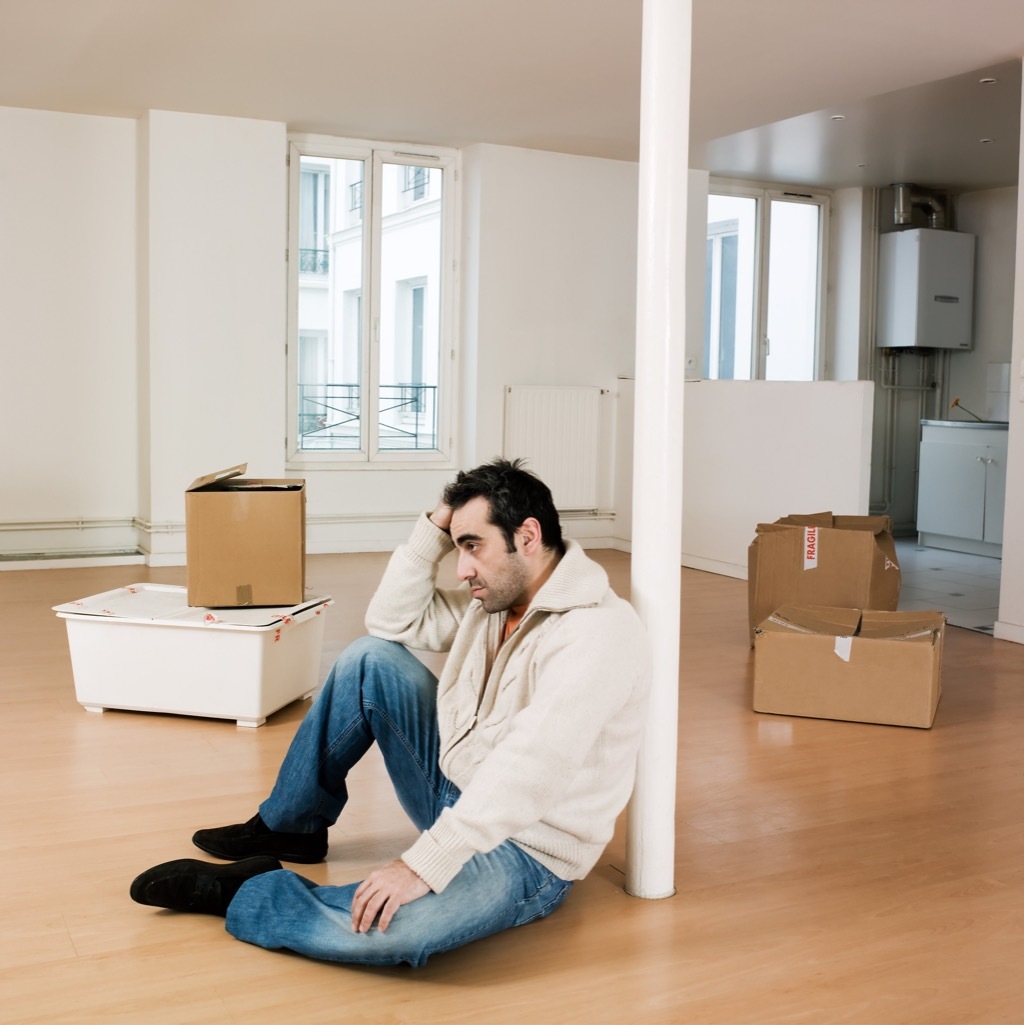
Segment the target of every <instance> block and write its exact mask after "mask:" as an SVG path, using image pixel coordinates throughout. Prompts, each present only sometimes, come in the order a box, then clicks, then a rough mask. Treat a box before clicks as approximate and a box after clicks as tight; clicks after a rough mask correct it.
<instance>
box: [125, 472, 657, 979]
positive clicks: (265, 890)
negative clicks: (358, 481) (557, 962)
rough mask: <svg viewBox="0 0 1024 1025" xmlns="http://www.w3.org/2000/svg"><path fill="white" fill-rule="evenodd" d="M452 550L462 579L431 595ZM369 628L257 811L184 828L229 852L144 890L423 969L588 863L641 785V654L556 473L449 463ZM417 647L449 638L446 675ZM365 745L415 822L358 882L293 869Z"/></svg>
mask: <svg viewBox="0 0 1024 1025" xmlns="http://www.w3.org/2000/svg"><path fill="white" fill-rule="evenodd" d="M453 548H455V549H456V550H457V551H458V564H457V571H458V576H459V579H460V580H461V581H462V582H463V585H462V586H460V587H458V588H455V589H442V588H438V587H437V586H436V578H437V571H438V566H439V564H440V562H441V560H442V559H443V558H444V556H445V555H447V554H448V553H449V552H450V551H451V550H452V549H453ZM366 626H367V629H368V630H369V633H370V635H371V636H369V637H366V638H362V639H361V640H359V641H357V642H355V643H354V644H352V645H351V646H350V647H348V648H347V649H346V650H345V651H344V652H343V653H342V654H341V656H340V657H339V658H338V660H337V662H336V663H335V665H334V668H333V669H332V671H331V673H330V675H329V676H328V678H327V681H326V683H325V684H324V687H323V690H322V691H321V693H320V694H319V695H318V697H317V699H316V700H315V701H314V703H313V705H312V707H311V708H310V710H309V712H308V713H307V715H306V717H305V718H304V719H303V721H302V723H301V724H300V726H299V729H298V730H297V732H296V734H295V737H294V738H293V740H292V743H291V746H290V747H289V749H288V753H287V755H286V756H285V760H284V762H283V763H282V765H281V768H280V770H279V772H278V777H277V781H276V783H275V785H274V788H273V791H272V792H271V794H270V796H269V797H268V798H267V799H266V800H265V801H264V802H263V803H262V804H261V805H260V808H259V811H258V813H257V814H256V815H255V816H254V817H253V818H252V819H250V820H249V821H248V822H246V823H243V824H241V825H234V826H224V827H221V828H216V829H201V830H199V832H197V833H196V834H195V836H194V837H193V841H194V843H195V844H196V846H198V847H199V848H200V849H201V850H203V851H205V852H206V853H208V854H211V855H213V856H214V857H217V858H222V859H226V860H228V861H231V862H234V863H233V864H228V865H216V864H213V863H210V862H205V861H196V860H191V859H186V860H179V861H171V862H168V863H166V864H163V865H158V866H156V867H155V868H151V869H149V870H148V871H146V872H143V873H142V875H140V876H139V877H138V878H137V879H135V880H134V882H133V883H132V886H131V896H132V898H133V899H134V900H136V901H137V902H138V903H140V904H148V905H152V906H155V907H163V908H172V909H174V910H178V911H196V912H205V913H208V914H216V915H224V916H225V918H226V925H227V930H228V932H230V933H231V934H232V935H234V936H236V937H238V938H239V939H242V940H246V941H248V942H250V943H255V944H257V945H259V946H262V947H266V948H269V949H287V950H292V951H296V952H298V953H300V954H305V955H307V956H309V957H314V958H319V959H321V960H327V961H339V962H349V963H358V964H378V965H379V964H399V963H403V962H405V963H408V964H411V965H422V964H424V963H425V962H426V960H427V959H428V958H429V957H430V955H431V954H434V953H438V952H440V951H444V950H450V949H452V948H454V947H458V946H461V945H462V944H464V943H468V942H470V941H471V940H476V939H480V938H482V937H484V936H488V935H490V934H492V933H495V932H498V931H500V930H503V929H507V928H511V927H512V926H516V925H523V924H525V923H526V922H530V921H532V920H534V919H538V918H542V917H544V916H546V915H548V914H550V913H551V912H552V911H554V910H555V909H556V908H557V907H558V906H559V905H560V904H561V903H562V901H563V900H564V899H565V897H566V895H567V893H568V892H569V889H570V888H571V886H572V882H573V880H576V879H581V878H583V877H584V876H585V875H586V874H587V872H589V871H590V869H591V868H592V867H593V866H594V864H595V863H596V861H597V859H598V858H599V857H600V854H601V851H602V850H603V849H604V847H605V845H606V844H607V843H608V841H609V840H610V839H611V836H612V832H613V829H614V826H615V820H616V818H617V816H618V814H619V812H620V811H621V810H622V808H623V807H624V806H625V804H626V802H627V800H628V799H629V795H630V793H631V791H632V787H633V780H634V772H635V766H636V755H637V747H638V743H639V738H640V733H641V727H642V719H643V708H644V700H645V697H646V692H647V687H648V679H649V653H648V645H647V640H646V636H645V634H644V631H643V629H642V627H641V625H640V622H639V619H638V617H637V616H636V614H635V612H634V611H633V609H632V607H631V606H630V605H629V604H628V603H627V602H626V601H624V600H623V599H621V598H619V597H618V596H616V594H615V593H614V592H613V591H612V590H611V588H610V586H609V584H608V577H607V574H606V573H605V571H604V569H603V568H602V567H601V566H599V565H598V564H597V563H596V562H594V561H592V560H591V559H590V558H589V557H588V556H587V555H586V554H585V553H584V551H583V549H582V548H581V547H580V545H579V544H578V543H577V542H575V541H573V540H563V538H562V530H561V525H560V523H559V520H558V514H557V512H556V511H555V507H554V503H553V501H552V498H551V492H550V490H549V489H548V488H547V486H546V485H545V484H543V483H542V482H541V481H540V480H539V479H538V478H537V477H536V476H535V475H534V474H532V473H530V472H529V471H527V470H525V469H523V468H522V466H521V462H520V461H518V460H517V461H515V462H509V461H507V460H500V459H499V460H494V461H493V462H491V463H488V464H485V465H483V466H480V467H478V468H477V469H475V470H470V471H468V472H461V473H459V474H458V475H457V476H456V479H455V481H454V482H453V483H451V484H449V485H448V487H447V488H446V489H445V491H444V493H443V496H442V498H441V501H440V502H439V503H438V505H437V507H436V508H435V509H434V511H433V512H432V513H430V514H429V515H426V514H424V515H423V516H421V518H420V520H419V521H418V522H417V524H416V526H415V528H414V530H413V533H412V536H411V538H410V539H409V541H408V542H407V543H406V544H404V545H402V546H401V547H399V548H398V549H397V550H396V551H395V553H394V555H393V556H392V557H391V560H390V562H389V564H388V567H387V569H386V571H385V573H384V576H383V579H382V581H381V584H380V586H379V588H378V590H377V592H376V594H375V595H374V597H373V599H372V600H371V602H370V606H369V609H368V611H367V614H366ZM406 645H409V646H410V647H413V648H420V649H424V650H429V651H447V652H448V657H447V661H446V664H445V667H444V670H443V671H442V673H441V677H440V681H438V680H437V679H435V677H434V676H433V675H432V674H431V673H430V672H429V671H428V670H427V668H426V667H425V666H424V665H423V664H422V663H421V662H420V661H419V660H418V659H417V658H416V657H415V656H414V655H412V654H411V653H410V652H409V651H408V650H407V649H406V647H405V646H406ZM375 741H376V743H377V744H378V745H379V746H380V750H381V752H382V754H383V756H384V761H385V764H386V766H387V770H388V773H389V775H390V778H391V780H392V783H393V785H394V787H395V791H396V793H397V795H398V798H399V800H400V801H401V803H402V806H403V808H404V809H405V811H406V812H407V813H408V815H409V817H410V818H411V819H412V821H413V823H414V824H415V825H416V827H417V828H418V829H419V830H421V833H420V835H419V837H418V838H417V839H416V841H415V842H414V843H413V844H412V846H411V847H409V849H408V850H406V851H405V852H404V853H403V854H402V856H401V857H400V858H399V859H397V860H395V861H392V862H390V863H389V864H387V865H384V866H383V867H381V868H378V869H376V870H375V871H373V872H371V873H370V874H369V875H368V876H367V877H366V879H364V880H363V881H362V882H361V883H358V884H355V883H353V884H350V885H347V886H320V885H317V884H316V883H314V882H312V881H310V880H308V879H306V878H304V877H302V876H300V875H298V874H296V873H294V872H291V871H288V870H283V869H282V866H281V861H290V862H299V863H307V864H308V863H313V862H318V861H322V860H323V859H324V858H325V857H326V854H327V830H328V827H329V826H331V825H333V824H334V823H335V822H336V821H337V819H338V817H339V816H340V814H341V812H342V809H343V808H344V807H345V802H346V800H347V796H348V793H347V789H346V777H347V775H348V772H349V770H350V769H351V768H352V767H353V766H354V765H355V764H356V762H358V761H359V759H360V758H361V757H362V756H363V754H365V753H366V751H367V750H368V749H369V748H370V747H371V745H372V744H373V743H374V742H375ZM374 926H376V927H374Z"/></svg>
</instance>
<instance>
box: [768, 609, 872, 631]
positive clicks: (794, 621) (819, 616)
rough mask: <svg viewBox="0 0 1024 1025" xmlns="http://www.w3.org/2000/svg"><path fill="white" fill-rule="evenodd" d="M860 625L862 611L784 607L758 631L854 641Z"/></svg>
mask: <svg viewBox="0 0 1024 1025" xmlns="http://www.w3.org/2000/svg"><path fill="white" fill-rule="evenodd" d="M860 621H861V612H860V609H842V608H834V607H832V606H830V605H782V606H780V607H779V608H777V609H776V610H775V611H774V612H773V613H772V614H771V615H770V616H769V617H768V618H767V619H766V620H765V621H764V622H763V623H762V624H761V625H760V626H759V627H758V630H759V631H765V630H768V631H788V632H791V633H807V634H825V635H826V636H833V637H852V636H853V635H854V634H856V633H857V629H858V627H859V626H860Z"/></svg>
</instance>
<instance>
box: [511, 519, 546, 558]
mask: <svg viewBox="0 0 1024 1025" xmlns="http://www.w3.org/2000/svg"><path fill="white" fill-rule="evenodd" d="M516 533H517V534H518V536H519V549H520V551H521V552H522V553H523V554H524V555H533V553H534V552H536V551H537V549H538V548H540V547H541V545H542V544H543V542H544V534H543V532H542V531H541V529H540V522H539V521H538V520H537V519H536V518H535V517H533V516H528V517H527V518H526V519H525V520H523V522H522V523H520V524H519V528H518V530H517V531H516Z"/></svg>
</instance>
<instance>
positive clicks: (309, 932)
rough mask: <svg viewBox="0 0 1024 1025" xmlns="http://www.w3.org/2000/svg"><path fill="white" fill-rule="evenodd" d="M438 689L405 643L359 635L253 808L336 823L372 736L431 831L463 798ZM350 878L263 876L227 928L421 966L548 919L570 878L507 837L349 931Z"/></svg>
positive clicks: (338, 956) (240, 899)
mask: <svg viewBox="0 0 1024 1025" xmlns="http://www.w3.org/2000/svg"><path fill="white" fill-rule="evenodd" d="M436 690H437V680H436V679H435V677H434V676H433V674H432V673H431V672H430V671H429V670H428V669H427V668H426V667H425V666H424V665H423V663H422V662H420V661H419V659H417V658H416V657H415V656H414V655H412V654H411V653H410V652H408V651H407V650H406V649H405V648H404V647H402V645H400V644H395V643H393V642H390V641H382V640H378V639H376V638H372V637H365V638H362V639H361V640H359V641H356V642H355V643H354V644H352V645H351V646H350V647H348V648H347V649H346V650H345V651H344V652H342V654H341V655H340V657H339V658H338V660H337V662H335V664H334V668H333V669H332V670H331V672H330V674H329V676H328V677H327V681H326V683H325V684H324V688H323V690H322V691H321V692H320V694H319V696H318V697H317V699H316V701H315V702H314V703H313V706H312V708H310V710H309V712H308V713H307V715H306V717H305V719H303V721H302V723H301V725H300V726H299V729H298V731H297V732H296V734H295V737H294V738H293V740H292V743H291V746H290V747H289V749H288V754H287V755H286V756H285V760H284V762H283V763H282V765H281V769H280V771H279V772H278V777H277V782H276V783H275V785H274V789H273V791H272V792H271V794H270V797H269V798H267V800H266V801H264V802H263V804H262V805H261V806H260V815H261V817H262V818H263V821H264V822H266V824H267V825H268V826H270V828H271V829H276V830H282V831H285V832H294V833H309V832H313V831H315V830H317V829H319V828H321V827H324V826H330V825H333V824H334V822H335V821H337V819H338V816H339V815H340V814H341V811H342V809H343V808H344V807H345V802H346V800H347V798H348V791H347V789H346V783H345V779H346V776H347V775H348V771H349V769H351V768H352V767H353V766H354V765H355V764H356V762H358V761H359V759H360V758H361V757H362V756H363V755H364V754H365V753H366V752H367V751H368V750H369V748H370V747H371V746H372V744H373V743H374V741H376V742H377V744H379V745H380V749H381V753H382V754H383V756H384V763H385V765H386V766H387V770H388V774H389V775H390V777H391V781H392V783H393V785H394V787H395V792H396V793H397V795H398V799H399V801H400V802H401V804H402V807H403V808H404V809H405V811H406V813H407V814H408V815H409V817H410V818H411V819H412V821H413V823H414V824H415V826H416V827H417V828H418V829H421V830H423V829H428V828H429V827H430V826H431V825H433V823H434V822H435V820H436V819H437V816H438V815H439V814H440V813H441V810H442V809H443V808H445V807H447V806H449V805H452V804H454V803H455V801H456V800H457V799H458V796H459V790H458V788H457V787H456V786H455V785H454V784H453V783H452V782H451V781H450V780H448V779H446V778H445V777H444V775H443V774H442V773H441V769H440V767H439V765H438V750H439V740H438V730H437V708H436ZM357 886H358V883H351V884H350V885H348V886H318V885H317V884H316V883H313V882H311V881H310V880H308V879H305V878H303V877H302V876H299V875H297V874H296V873H294V872H290V871H287V870H282V871H279V872H267V873H265V874H263V875H259V876H256V877H255V878H253V879H250V880H249V881H248V882H246V883H245V884H243V886H242V887H241V889H240V890H239V891H238V893H237V895H236V896H235V898H234V900H232V901H231V904H230V905H229V907H228V913H227V929H228V932H230V933H231V934H232V935H233V936H236V937H237V938H238V939H240V940H245V941H246V942H248V943H255V944H257V945H258V946H261V947H266V948H268V949H282V948H284V949H288V950H293V951H296V952H297V953H299V954H305V955H307V956H308V957H314V958H318V959H320V960H325V961H343V962H350V963H356V964H373V965H385V964H401V963H407V964H411V965H415V966H419V965H422V964H424V963H425V962H426V960H427V958H428V957H430V955H431V954H435V953H440V952H441V951H444V950H451V949H453V948H454V947H458V946H461V945H462V944H464V943H468V942H470V941H471V940H476V939H481V938H482V937H484V936H489V935H491V934H493V933H496V932H500V931H501V930H503V929H509V928H511V927H512V926H516V925H524V924H525V923H527V922H530V921H533V920H534V919H536V918H542V917H544V916H545V915H549V914H550V913H551V912H552V911H554V910H555V908H557V907H558V906H559V905H560V904H561V903H562V901H563V900H564V899H565V897H566V895H567V894H568V892H569V889H570V887H571V886H572V883H571V882H567V881H566V880H563V879H559V878H558V877H557V876H555V875H553V874H552V873H551V872H550V871H549V870H548V869H546V868H545V867H544V866H543V865H541V864H540V863H539V862H538V861H536V860H535V859H534V858H531V857H530V856H529V855H528V854H526V853H525V852H524V851H523V850H522V849H521V848H519V847H517V846H516V845H515V844H514V843H512V842H511V841H509V840H506V841H505V842H504V843H503V844H501V845H500V846H498V847H496V848H495V849H494V850H493V851H489V852H488V853H486V854H477V855H475V856H474V857H473V858H471V859H470V861H468V862H467V863H466V865H465V866H463V868H462V870H461V871H460V872H459V874H458V875H457V876H456V877H455V878H454V879H453V880H452V881H451V883H449V884H448V886H447V887H445V889H444V891H443V892H442V893H433V892H431V893H428V894H427V895H426V896H424V897H421V898H420V899H419V900H415V901H412V902H411V903H409V904H405V905H403V906H402V907H401V908H399V910H398V913H397V914H396V915H395V917H394V919H392V921H391V924H390V925H389V926H388V929H387V931H386V932H383V933H382V932H380V931H379V930H378V929H377V928H376V927H374V928H373V929H371V930H370V931H369V932H367V933H354V932H353V931H352V919H351V910H352V898H353V895H354V893H355V890H356V887H357Z"/></svg>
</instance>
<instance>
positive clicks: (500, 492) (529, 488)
mask: <svg viewBox="0 0 1024 1025" xmlns="http://www.w3.org/2000/svg"><path fill="white" fill-rule="evenodd" d="M474 498H486V499H487V501H488V503H490V508H491V511H490V516H489V522H490V523H492V524H493V525H494V526H496V527H497V528H498V529H499V530H500V531H501V532H502V534H504V535H505V544H506V545H507V547H508V550H509V551H510V552H514V551H515V550H516V544H515V533H516V530H517V529H518V528H519V527H520V526H521V525H522V523H523V521H524V520H526V519H529V518H530V517H531V516H532V517H533V518H534V519H535V520H536V521H537V522H538V523H539V524H540V530H541V538H542V540H543V544H544V547H545V548H547V549H548V550H549V551H555V552H558V554H559V555H564V554H565V542H564V541H563V540H562V525H561V523H560V522H559V519H558V513H557V511H556V510H555V503H554V500H553V499H552V497H551V489H550V488H549V487H548V486H547V485H546V484H545V483H544V482H543V481H542V480H541V479H540V478H539V477H538V476H537V475H536V474H535V473H533V472H531V471H530V470H527V469H525V468H524V467H523V460H522V459H513V460H511V461H510V460H508V459H492V460H491V462H489V463H484V464H483V466H478V467H477V468H476V469H475V470H460V471H459V473H458V475H457V476H456V477H455V480H453V481H452V483H451V484H449V485H448V487H447V488H445V491H444V500H445V502H446V503H447V504H448V505H449V506H450V507H451V508H452V509H453V510H454V509H461V508H462V506H464V505H465V504H466V503H467V502H470V501H472V500H473V499H474Z"/></svg>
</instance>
